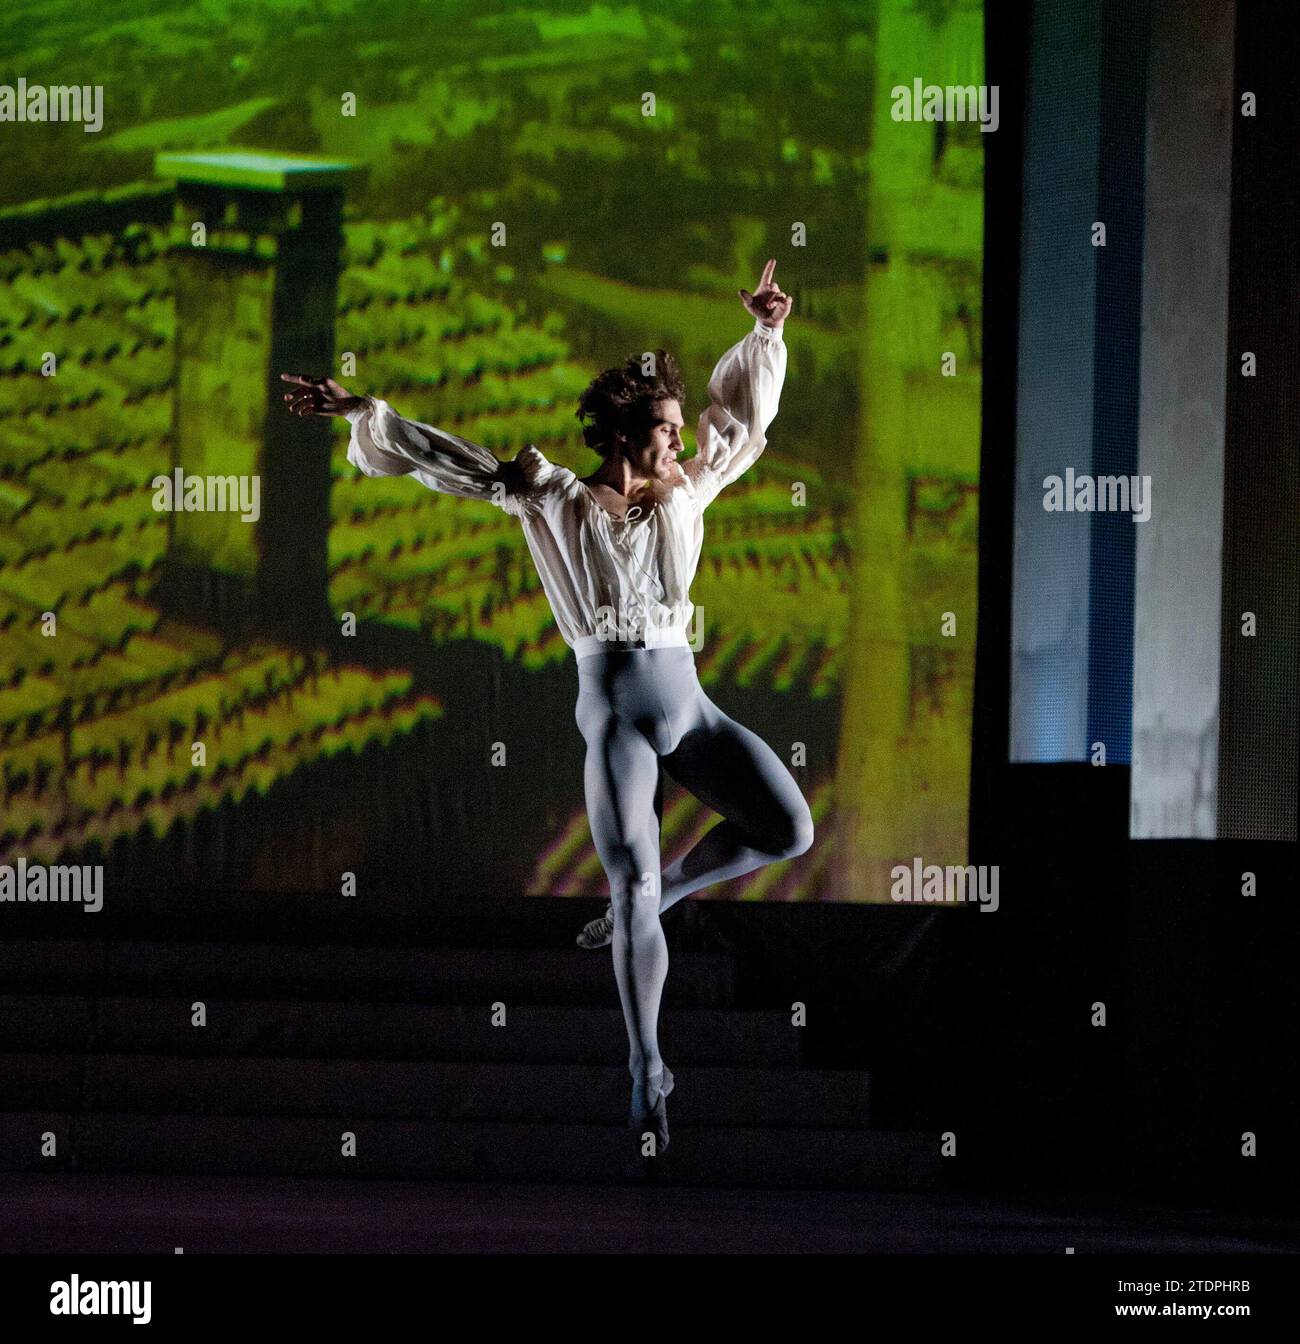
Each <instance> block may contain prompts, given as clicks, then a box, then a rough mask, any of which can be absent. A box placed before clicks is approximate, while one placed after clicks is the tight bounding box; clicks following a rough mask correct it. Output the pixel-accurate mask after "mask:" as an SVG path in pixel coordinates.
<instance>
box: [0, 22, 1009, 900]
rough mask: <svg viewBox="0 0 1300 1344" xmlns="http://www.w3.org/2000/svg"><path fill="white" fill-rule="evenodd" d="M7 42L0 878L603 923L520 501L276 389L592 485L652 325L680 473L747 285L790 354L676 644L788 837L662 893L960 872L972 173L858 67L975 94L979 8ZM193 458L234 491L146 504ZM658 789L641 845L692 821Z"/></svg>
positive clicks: (970, 485) (940, 129)
mask: <svg viewBox="0 0 1300 1344" xmlns="http://www.w3.org/2000/svg"><path fill="white" fill-rule="evenodd" d="M7 14H8V16H9V17H10V18H11V20H12V22H10V23H9V24H7V25H6V28H5V31H4V34H3V35H2V36H0V86H4V89H7V90H10V91H11V93H10V94H8V95H4V94H3V91H2V90H0V116H3V119H0V163H2V164H3V168H4V171H3V173H2V174H0V760H2V762H3V787H4V806H3V809H2V811H0V863H3V864H10V865H16V864H18V863H19V861H20V860H25V861H26V862H28V863H56V862H58V863H88V864H103V865H104V871H105V880H106V884H107V885H109V886H110V887H111V885H112V884H113V883H116V884H118V885H119V886H133V887H140V888H149V889H152V888H161V887H165V886H167V885H168V884H187V885H194V886H198V887H203V888H212V889H218V888H232V887H234V888H242V889H247V890H250V891H260V892H266V893H275V892H277V891H301V890H331V891H335V890H338V888H339V885H340V878H341V875H342V874H344V873H355V874H357V875H358V876H359V877H360V878H361V879H362V880H363V881H370V882H372V883H374V884H375V885H374V886H373V887H372V888H371V889H372V890H377V889H380V888H379V884H380V883H382V890H384V891H386V892H389V893H392V898H393V899H394V900H397V899H402V894H403V893H407V894H408V895H409V896H410V897H412V898H414V897H416V896H420V897H427V896H428V895H430V894H433V895H435V896H439V897H443V898H445V899H448V900H453V899H464V900H468V901H472V900H477V899H481V898H482V897H483V896H485V895H488V896H490V895H492V894H494V893H510V894H514V893H517V892H528V893H533V894H551V895H565V894H573V895H579V894H581V895H598V894H604V892H605V891H606V884H605V879H604V876H603V874H602V871H601V866H600V863H599V860H598V858H597V856H596V853H595V850H594V848H593V846H592V842H591V837H590V832H589V829H588V825H587V819H586V814H585V810H584V804H583V789H582V756H583V742H582V739H581V736H580V734H579V732H578V729H577V727H576V725H575V723H574V718H573V701H574V697H575V695H576V687H577V674H576V671H575V668H574V659H573V654H572V652H571V651H570V650H569V648H568V647H567V646H566V645H565V644H564V642H563V641H562V640H561V639H560V637H559V634H558V632H557V630H556V628H555V624H554V621H553V619H552V616H551V613H550V609H549V607H548V605H547V603H546V600H545V597H544V595H543V593H542V590H541V586H540V582H539V580H538V577H537V573H536V571H535V569H534V567H533V564H532V560H531V557H530V555H529V552H528V549H527V545H526V543H525V540H524V535H523V532H522V529H521V528H520V527H519V524H518V521H517V519H515V518H513V517H511V516H508V515H506V514H504V513H503V512H502V511H501V510H499V509H496V508H494V507H492V506H491V505H490V504H487V503H481V502H478V501H473V500H465V499H458V498H453V497H450V496H445V495H439V494H435V493H433V492H432V491H429V490H426V489H424V488H422V487H421V486H420V485H419V484H418V483H416V482H415V481H413V480H412V479H410V478H404V477H376V478H366V477H363V476H362V475H360V473H359V472H358V471H357V470H356V469H355V468H354V467H352V466H351V465H350V464H349V462H348V461H347V457H346V450H347V443H348V426H347V424H346V422H344V421H342V420H333V421H325V420H314V421H310V422H298V421H295V420H294V419H293V418H292V417H290V416H288V415H287V414H286V412H285V409H284V407H283V405H282V404H281V400H280V397H281V393H282V391H283V389H282V386H281V385H280V384H279V383H278V381H277V376H278V374H279V372H280V371H281V370H282V369H291V370H294V371H297V372H302V373H308V374H317V375H323V374H329V375H331V376H333V377H335V378H337V379H338V380H339V381H340V382H342V383H343V384H344V385H345V386H346V387H348V388H349V389H350V390H351V391H354V392H357V393H370V394H373V395H375V396H378V397H382V398H384V399H386V400H387V401H388V402H389V403H390V404H391V405H392V406H393V407H394V408H395V409H396V410H397V411H398V412H399V413H400V414H402V415H404V416H406V417H408V418H410V419H414V420H420V421H423V422H425V423H428V424H434V425H438V426H440V427H442V428H445V429H448V430H451V431H453V432H455V433H456V434H458V435H460V436H462V437H463V438H467V439H470V440H473V441H475V442H477V443H480V444H482V445H484V446H485V447H487V448H488V449H490V450H491V451H492V452H493V453H494V454H495V455H496V456H497V457H499V458H503V459H505V458H513V457H514V456H515V454H516V453H517V452H518V451H519V450H520V449H521V448H522V447H523V446H524V445H525V444H528V443H533V444H536V445H537V446H538V447H539V448H540V449H541V450H542V452H543V453H544V454H545V455H546V457H547V458H548V459H549V460H550V461H552V462H556V463H559V464H561V465H563V466H567V467H571V468H572V469H573V470H574V471H576V472H577V473H578V474H579V475H586V474H588V473H590V472H591V471H592V470H593V469H594V467H595V466H596V464H597V459H596V457H595V455H594V454H593V453H592V452H591V451H590V450H588V449H587V448H585V446H584V445H583V442H582V438H581V434H580V426H579V424H578V421H577V419H576V417H575V414H574V412H575V408H576V400H577V396H578V394H579V393H580V392H581V391H582V389H583V388H584V387H585V386H586V385H587V383H588V382H589V381H590V379H591V378H592V377H593V376H594V375H595V374H596V373H598V372H599V371H600V370H601V369H602V368H605V367H607V366H609V365H612V364H618V363H621V362H622V361H623V360H624V359H625V358H626V357H627V356H628V355H629V354H633V353H640V352H642V351H647V350H653V349H655V348H658V347H663V348H666V349H668V350H670V351H672V352H673V353H674V354H675V356H676V357H677V359H678V360H679V362H680V364H681V366H682V369H683V371H684V375H685V380H686V403H685V406H684V408H683V410H684V416H685V420H686V425H687V430H686V431H685V434H684V437H685V439H686V453H687V455H689V454H690V453H691V452H692V451H693V450H694V443H693V430H694V425H695V421H696V419H697V418H698V416H699V413H700V410H701V408H702V406H703V404H705V401H706V398H707V392H706V388H707V383H708V379H709V375H710V373H711V371H712V369H713V366H714V363H715V361H716V360H717V359H718V357H719V356H720V355H721V354H722V353H723V351H725V350H726V349H727V348H728V347H729V346H731V345H733V344H734V343H735V342H737V341H738V340H740V339H741V337H742V336H743V335H744V334H745V333H746V331H747V330H749V329H750V328H751V327H752V325H753V323H752V321H751V320H750V319H748V318H747V317H746V315H745V313H744V311H743V309H742V307H741V304H740V302H739V300H738V299H737V297H736V292H737V290H738V289H739V288H741V287H750V288H752V287H753V285H754V282H755V280H756V279H757V277H758V275H759V273H760V271H761V270H762V266H763V262H764V261H765V259H766V258H768V257H769V256H770V257H775V258H777V273H776V274H777V280H778V282H779V283H780V284H781V286H782V287H783V288H784V289H785V290H786V291H787V292H788V293H790V294H792V295H793V296H794V300H795V306H794V311H793V313H792V315H791V317H790V319H789V320H788V322H787V323H786V327H785V341H786V345H787V347H788V350H789V365H788V372H787V377H786V383H785V388H784V392H783V394H782V398H781V407H780V413H779V415H778V417H777V419H776V421H775V422H774V423H773V425H772V426H771V428H770V430H769V431H768V436H767V437H768V446H767V449H766V451H765V452H764V453H763V455H762V456H761V457H760V459H759V460H758V462H757V463H756V464H755V465H754V466H753V467H751V468H750V470H749V471H747V472H746V473H745V474H744V475H743V476H742V477H741V478H740V479H739V480H737V481H736V482H735V483H734V484H732V485H731V486H729V488H728V489H727V490H725V491H724V492H723V493H722V494H721V495H719V497H718V499H717V501H716V502H715V503H713V504H712V505H711V506H710V508H709V510H708V512H707V514H706V517H705V535H704V548H703V554H702V558H701V563H700V568H699V572H698V576H697V578H696V580H695V583H694V585H693V587H692V590H691V597H692V599H693V601H694V602H695V604H696V607H697V610H698V614H697V620H698V621H699V623H700V626H701V628H702V631H703V639H702V643H701V645H700V648H699V650H698V652H697V654H696V664H697V669H698V673H699V677H700V680H701V683H702V684H703V686H704V688H705V690H706V692H707V694H708V695H709V696H710V697H712V698H713V699H714V700H715V701H717V703H718V704H719V705H720V706H722V708H723V709H724V710H726V712H727V713H729V714H732V715H734V716H735V717H736V718H737V719H739V720H740V721H741V722H742V723H744V724H746V725H747V726H749V727H751V728H753V730H754V731H756V732H757V733H759V735H760V736H762V737H763V738H764V740H766V741H767V742H768V743H770V744H771V745H772V747H773V748H774V749H775V750H776V751H777V753H778V754H779V755H780V757H781V758H782V760H783V761H785V762H786V763H787V764H789V765H790V766H791V768H792V770H793V772H794V774H795V776H796V778H797V780H798V782H799V785H800V788H801V789H802V790H803V793H804V796H805V797H806V799H807V800H808V803H809V805H810V807H811V809H812V812H813V816H814V819H815V822H816V825H817V835H818V839H817V842H816V843H815V844H814V846H813V848H812V849H811V850H809V851H808V852H807V853H805V854H802V855H800V856H799V857H797V858H795V859H792V860H790V861H788V862H784V863H779V864H772V865H769V866H768V867H765V868H763V869H760V870H759V871H757V872H755V873H753V874H752V875H750V876H748V877H742V878H739V879H736V880H734V881H732V882H729V883H726V884H723V885H721V886H719V887H717V888H715V889H711V890H709V891H707V892H705V893H702V894H703V895H705V896H706V897H711V898H715V899H734V900H752V901H758V900H780V901H807V900H835V901H887V900H888V899H889V889H890V883H889V875H890V868H891V867H892V865H894V864H896V863H900V862H901V863H906V864H909V865H910V864H911V862H912V860H913V857H914V856H917V855H924V856H925V858H926V861H927V862H937V863H940V864H942V863H957V862H964V861H965V858H966V808H967V788H968V777H969V752H970V715H971V688H972V680H973V654H974V633H975V616H976V611H975V582H976V531H977V512H978V493H977V481H978V457H979V419H978V417H979V404H980V326H981V312H980V304H981V262H980V256H981V250H982V243H983V239H982V234H981V229H982V146H981V143H980V139H981V137H980V133H979V127H978V124H973V123H952V122H948V123H945V122H937V123H936V122H922V121H916V122H906V121H902V122H900V121H895V120H893V119H892V118H891V116H890V107H891V101H892V100H891V95H890V90H891V89H892V88H893V87H894V86H896V85H899V84H906V85H908V86H910V85H911V84H912V82H913V80H914V79H917V78H920V79H924V80H925V81H926V82H927V83H936V82H937V83H949V84H951V83H960V84H978V83H980V81H981V79H982V75H983V51H982V41H983V39H982V9H981V6H980V5H979V4H963V3H944V0H935V2H934V3H928V4H923V5H916V4H911V3H904V2H903V0H880V2H879V3H866V4H864V3H861V2H860V0H853V2H852V3H848V2H846V3H840V4H821V3H819V4H803V3H780V4H776V5H773V6H769V7H755V6H751V5H745V4H738V3H730V4H728V3H721V4H719V3H710V4H702V3H665V4H657V5H655V6H653V7H646V8H644V9H642V8H638V7H636V6H620V5H617V4H610V5H605V4H589V3H573V4H554V5H546V6H544V7H537V8H530V7H515V6H506V5H492V4H488V5H484V4H482V3H418V4H417V3H383V2H382V0H368V2H367V3H364V4H362V3H360V2H359V0H323V3H317V4H312V5H310V6H307V5H300V4H289V3H270V0H265V2H263V3H257V2H256V0H242V2H238V3H237V2H236V0H212V3H206V4H203V5H201V6H198V7H195V6H194V5H192V4H185V3H179V2H178V3H174V4H173V3H160V0H117V3H114V4H112V5H110V6H108V7H107V8H97V7H94V6H90V7H87V6H84V5H81V4H77V3H73V2H72V0H43V2H41V3H37V2H36V0H15V2H14V3H12V4H10V5H9V6H8V8H7ZM20 81H21V85H20ZM54 86H59V87H64V88H68V87H73V86H75V87H76V88H77V89H78V90H80V91H81V92H82V93H83V94H84V98H82V99H80V100H79V102H80V103H81V104H82V105H81V106H80V113H81V114H82V115H81V118H80V124H79V123H78V122H77V121H75V120H58V121H56V120H52V119H49V117H48V116H46V118H45V119H42V118H41V116H40V115H39V108H40V105H41V103H40V100H39V99H38V100H37V101H36V102H32V101H31V97H32V92H31V91H32V90H33V89H34V88H38V87H40V88H44V89H48V88H51V87H54ZM24 91H25V94H26V97H27V99H28V101H27V102H26V103H25V104H24V106H25V107H26V109H27V110H28V111H30V112H33V113H35V115H31V116H24V117H22V118H19V117H18V116H17V115H16V113H15V112H14V109H15V108H16V107H17V106H18V105H19V103H20V101H21V100H20V98H19V94H20V92H24ZM6 97H7V98H8V104H7V106H8V113H6V111H5V109H6V103H5V98H6ZM54 105H56V103H55V102H53V101H52V102H51V103H50V104H49V106H47V107H46V112H47V113H48V112H49V108H50V107H52V106H54ZM96 107H98V111H97V112H96V111H95V109H96ZM66 108H67V103H66V100H65V110H66ZM11 113H12V114H13V115H10V114H11ZM178 473H179V474H178ZM191 477H204V478H208V479H212V478H227V477H229V478H233V479H234V480H236V481H242V482H244V487H245V488H244V495H243V498H242V499H241V498H240V496H239V493H238V491H236V492H235V494H234V495H233V496H232V497H231V498H230V499H228V500H226V501H225V504H224V507H223V506H222V504H221V501H217V502H216V504H215V505H214V503H213V501H212V500H211V499H209V498H202V499H199V498H192V499H191V500H190V507H188V508H180V507H179V506H177V507H172V508H169V507H160V503H165V502H166V497H167V491H165V490H160V487H159V484H158V481H159V478H168V479H169V480H172V481H175V482H177V483H179V485H180V486H181V490H180V491H179V492H178V493H180V495H181V496H182V499H183V493H184V482H185V480H186V479H187V478H191ZM254 479H255V480H256V489H255V492H253V493H251V494H250V492H249V490H248V488H247V487H248V482H249V481H251V480H254ZM662 803H663V834H662V849H663V854H664V858H665V862H667V861H668V860H670V859H672V858H673V857H675V856H677V855H678V854H680V853H681V852H682V851H683V850H684V849H686V848H688V847H689V846H690V845H691V844H692V843H694V841H695V840H696V839H697V838H698V837H699V835H700V834H701V833H702V832H703V831H704V830H706V829H707V828H708V826H709V825H711V824H712V823H713V821H714V819H715V818H714V814H713V813H711V812H710V811H709V810H708V809H707V808H706V807H705V806H704V805H703V804H702V803H700V802H699V801H697V800H696V799H695V798H694V797H692V796H691V795H689V794H687V793H686V792H684V791H683V790H681V789H679V788H677V787H676V786H675V785H674V784H672V782H671V781H668V782H667V783H666V784H665V788H664V794H663V800H662Z"/></svg>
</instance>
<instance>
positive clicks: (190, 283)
mask: <svg viewBox="0 0 1300 1344" xmlns="http://www.w3.org/2000/svg"><path fill="white" fill-rule="evenodd" d="M156 171H157V172H158V173H159V174H161V175H163V176H166V177H171V178H174V179H175V180H176V207H175V216H174V223H173V247H174V258H175V272H174V273H175V284H176V358H177V366H176V400H175V413H174V418H173V440H174V443H173V455H172V466H173V473H172V479H173V482H175V481H176V480H177V476H176V472H177V471H179V472H180V473H181V475H180V478H179V481H180V484H181V486H182V491H183V490H184V487H185V486H186V485H190V487H191V490H193V486H192V484H191V481H192V479H201V480H202V481H203V482H204V483H205V485H204V493H203V502H204V504H205V505H210V504H216V505H221V504H222V502H223V500H222V497H221V494H220V493H219V488H218V487H217V486H216V482H217V481H218V480H223V483H224V485H225V486H226V488H227V490H228V491H229V493H228V494H227V495H226V497H225V504H226V506H225V507H217V508H209V507H205V508H204V509H193V508H186V509H182V508H180V504H181V503H182V502H184V500H185V496H184V494H183V493H181V496H180V498H178V499H176V500H175V501H174V508H173V512H172V513H171V515H170V535H169V544H168V550H167V556H166V559H165V561H164V565H163V573H162V577H161V580H160V583H159V585H158V588H157V590H156V592H155V599H156V600H157V601H158V602H159V604H160V605H161V606H162V607H163V608H164V610H168V611H170V612H172V613H174V614H176V615H178V616H181V617H183V618H185V619H188V620H193V621H197V622H199V623H202V624H207V625H211V626H213V627H214V628H216V629H217V630H219V631H220V632H221V634H222V635H223V636H224V637H225V638H227V639H239V638H244V637H247V636H249V635H251V634H254V633H259V632H260V633H264V634H267V635H269V636H272V637H274V638H278V639H283V640H288V641H290V642H305V643H311V642H314V641H315V640H316V639H318V638H319V637H320V634H321V632H322V630H323V629H324V622H325V621H326V619H327V618H328V602H327V594H326V586H327V570H326V544H327V539H328V534H329V482H330V425H329V422H328V421H326V420H324V419H323V418H318V417H314V418H311V419H308V420H301V419H298V418H296V417H292V416H290V415H289V414H288V413H287V412H286V411H285V409H284V404H283V402H282V400H281V397H282V394H283V392H284V391H285V390H286V385H285V384H282V383H280V381H279V375H280V373H281V371H288V372H309V373H317V374H326V373H331V372H333V357H334V321H335V310H336V303H337V289H338V270H339V249H340V241H341V220H342V210H343V196H344V192H345V190H346V188H347V186H348V185H349V184H350V182H351V181H353V180H354V177H355V175H356V174H357V173H358V172H359V171H360V170H359V169H357V168H356V167H355V166H354V165H351V164H348V163H342V162H337V161H327V160H322V159H316V158H311V157H306V156H297V155H283V154H278V153H266V154H263V153H256V152H239V151H220V152H213V153H167V154H160V155H159V156H158V158H157V163H156ZM196 225H201V226H202V229H201V230H200V229H196V227H195V226H196ZM209 481H211V482H213V491H212V493H211V494H209V492H208V489H207V482H209ZM236 489H237V490H238V491H240V492H242V501H243V503H244V504H250V505H251V507H248V508H243V507H241V508H235V507H230V503H231V501H232V500H233V498H234V496H235V491H236ZM195 498H196V496H195V495H194V494H193V493H191V495H190V501H191V502H193V501H194V499H195ZM253 515H256V516H253Z"/></svg>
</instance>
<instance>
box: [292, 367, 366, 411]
mask: <svg viewBox="0 0 1300 1344" xmlns="http://www.w3.org/2000/svg"><path fill="white" fill-rule="evenodd" d="M280 378H281V380H282V381H283V382H286V383H294V384H296V385H297V388H298V390H297V391H295V392H286V393H285V394H284V399H285V401H287V402H288V403H289V414H290V415H346V414H347V413H348V412H349V411H355V410H356V409H357V408H358V407H359V406H360V405H361V404H362V402H363V401H364V400H365V398H364V397H354V396H353V395H352V393H351V392H349V391H348V390H347V388H346V387H341V386H340V385H339V384H338V383H336V382H335V381H334V379H333V378H305V377H303V375H302V374H300V373H282V374H281V375H280Z"/></svg>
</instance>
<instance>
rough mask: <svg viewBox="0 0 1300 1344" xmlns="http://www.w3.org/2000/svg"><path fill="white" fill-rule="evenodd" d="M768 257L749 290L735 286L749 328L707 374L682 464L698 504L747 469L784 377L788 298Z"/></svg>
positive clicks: (757, 452)
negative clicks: (704, 399) (689, 453)
mask: <svg viewBox="0 0 1300 1344" xmlns="http://www.w3.org/2000/svg"><path fill="white" fill-rule="evenodd" d="M775 269H776V262H775V261H769V262H768V263H767V265H766V267H764V269H763V277H762V279H761V280H760V281H759V285H758V288H757V289H756V290H755V291H754V293H753V294H750V293H749V292H748V291H746V290H743V289H742V290H741V291H740V297H741V301H742V302H743V303H744V305H745V310H746V311H747V312H748V313H749V314H750V316H751V317H753V318H754V319H755V322H754V329H753V331H751V332H750V333H749V334H748V335H747V336H746V337H745V338H744V339H743V340H742V341H738V342H737V343H736V344H735V345H733V346H732V347H731V349H730V350H728V351H727V353H726V354H725V355H723V356H722V358H721V359H720V360H719V361H718V363H717V367H716V368H715V369H714V370H713V377H712V378H710V379H709V405H708V407H707V409H706V410H705V411H704V413H703V414H702V415H701V416H700V422H699V427H698V429H697V430H696V444H697V451H696V454H695V456H694V457H693V458H691V459H690V460H689V461H688V462H685V463H683V465H682V470H683V471H685V472H686V474H687V475H688V476H690V478H691V479H692V481H694V483H695V490H696V494H697V496H698V497H699V499H700V503H701V507H704V506H707V505H708V504H709V503H710V502H711V501H712V500H713V499H714V497H715V496H716V495H717V493H718V491H719V490H721V489H722V488H723V487H724V486H726V485H730V484H731V482H732V481H734V480H735V479H736V478H737V477H738V476H740V475H741V474H742V473H743V472H745V471H746V470H748V469H749V467H751V466H752V465H753V464H754V462H755V461H757V459H758V457H759V455H760V454H761V453H762V451H763V449H764V448H765V447H766V446H767V437H766V436H767V428H768V426H769V425H770V424H771V423H772V421H773V420H774V419H776V412H777V408H778V406H779V404H780V400H781V387H782V385H783V383H784V382H785V368H786V348H785V340H784V337H783V334H782V329H783V327H784V324H785V319H786V317H787V316H788V315H789V313H790V307H791V304H792V302H793V300H792V299H791V298H790V296H789V295H788V294H783V293H782V292H781V290H780V289H779V288H778V286H777V285H776V284H775V282H774V281H773V279H772V273H773V271H774V270H775Z"/></svg>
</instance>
